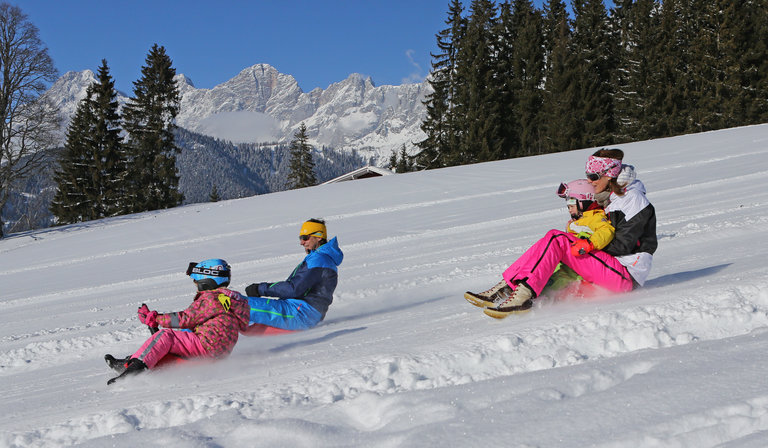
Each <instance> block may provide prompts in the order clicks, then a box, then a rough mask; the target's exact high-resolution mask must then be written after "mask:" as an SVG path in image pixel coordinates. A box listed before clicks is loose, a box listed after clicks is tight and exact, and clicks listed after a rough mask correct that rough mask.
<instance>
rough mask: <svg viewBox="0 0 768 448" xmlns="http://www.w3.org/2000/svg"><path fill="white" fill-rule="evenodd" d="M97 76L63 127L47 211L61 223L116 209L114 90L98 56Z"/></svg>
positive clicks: (119, 157) (120, 158) (119, 149)
mask: <svg viewBox="0 0 768 448" xmlns="http://www.w3.org/2000/svg"><path fill="white" fill-rule="evenodd" d="M101 62H102V65H101V67H100V68H99V73H98V79H97V81H96V82H94V83H93V84H92V85H91V86H89V87H88V90H87V93H86V97H85V99H83V100H82V101H81V102H80V104H79V106H78V109H77V111H76V113H75V116H74V118H73V120H72V122H71V123H70V126H69V129H68V132H67V141H66V143H65V147H64V149H65V151H64V155H63V157H62V160H61V161H60V169H59V171H57V172H56V174H55V180H56V181H57V183H58V190H57V192H56V195H55V196H54V200H53V203H52V205H51V211H52V212H53V213H54V215H56V217H57V219H58V221H59V223H62V224H64V223H74V222H80V221H88V220H93V219H99V218H104V217H109V216H115V215H117V214H118V213H119V211H120V203H121V201H122V196H123V195H122V189H121V183H122V182H121V180H122V179H121V177H120V175H121V173H122V171H123V169H124V166H125V158H124V154H123V145H122V137H121V136H120V116H119V114H118V112H117V109H118V104H117V92H116V91H115V85H114V82H113V81H112V77H111V76H110V74H109V67H108V66H107V61H106V60H102V61H101Z"/></svg>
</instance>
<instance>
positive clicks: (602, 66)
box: [572, 0, 617, 147]
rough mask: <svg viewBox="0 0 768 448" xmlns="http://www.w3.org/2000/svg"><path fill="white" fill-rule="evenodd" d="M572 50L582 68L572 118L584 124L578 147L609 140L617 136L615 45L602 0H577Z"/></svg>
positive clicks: (599, 143)
mask: <svg viewBox="0 0 768 448" xmlns="http://www.w3.org/2000/svg"><path fill="white" fill-rule="evenodd" d="M573 12H574V16H575V18H574V33H573V52H574V54H575V55H576V56H577V68H578V70H579V87H580V90H579V107H578V108H577V109H576V110H574V111H573V112H574V114H573V116H572V118H573V119H575V120H578V121H580V122H581V123H582V125H583V126H584V132H583V134H582V138H581V139H580V141H579V142H578V143H579V145H577V147H586V146H598V145H605V144H610V143H612V142H613V140H614V132H615V129H616V126H615V115H614V106H613V97H614V91H613V80H614V78H615V76H614V74H613V70H614V69H615V66H616V61H615V55H616V52H617V50H616V48H615V46H614V45H613V44H612V42H613V40H612V39H611V34H610V31H609V29H608V18H607V14H606V11H605V6H604V5H603V2H602V0H574V2H573Z"/></svg>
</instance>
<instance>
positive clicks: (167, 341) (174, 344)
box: [131, 328, 208, 369]
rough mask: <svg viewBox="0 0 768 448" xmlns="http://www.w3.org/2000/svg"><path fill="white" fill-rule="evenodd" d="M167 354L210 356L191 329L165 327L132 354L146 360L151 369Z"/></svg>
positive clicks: (145, 362)
mask: <svg viewBox="0 0 768 448" xmlns="http://www.w3.org/2000/svg"><path fill="white" fill-rule="evenodd" d="M167 354H171V355H176V356H181V357H182V358H195V357H205V356H208V352H206V351H205V349H204V348H203V346H202V344H200V339H199V338H198V337H197V335H196V334H195V333H192V332H191V331H174V330H169V329H167V328H163V329H162V330H160V331H158V332H157V333H155V334H153V335H152V337H150V338H149V339H147V340H146V342H144V345H142V346H141V348H140V349H139V350H138V351H136V353H134V354H133V356H131V358H138V359H140V360H142V361H144V364H146V365H147V367H149V368H150V369H151V368H153V367H154V366H155V365H157V363H158V362H159V361H160V360H161V359H163V357H164V356H165V355H167Z"/></svg>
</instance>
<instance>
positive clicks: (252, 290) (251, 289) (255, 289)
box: [245, 283, 259, 297]
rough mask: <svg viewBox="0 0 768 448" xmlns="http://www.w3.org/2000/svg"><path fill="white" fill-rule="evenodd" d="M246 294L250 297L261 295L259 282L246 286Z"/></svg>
mask: <svg viewBox="0 0 768 448" xmlns="http://www.w3.org/2000/svg"><path fill="white" fill-rule="evenodd" d="M245 295H246V296H248V297H258V296H259V284H258V283H253V284H251V285H248V287H247V288H245Z"/></svg>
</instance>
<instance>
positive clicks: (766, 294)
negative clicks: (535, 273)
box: [0, 125, 768, 447]
mask: <svg viewBox="0 0 768 448" xmlns="http://www.w3.org/2000/svg"><path fill="white" fill-rule="evenodd" d="M621 147H622V148H623V149H624V150H625V152H626V153H627V158H626V161H627V162H628V163H632V164H634V165H635V166H636V168H637V170H638V172H639V178H640V179H642V180H643V181H644V182H645V184H646V186H647V188H648V191H649V198H650V199H651V201H652V202H653V203H654V205H655V206H656V210H657V215H658V235H659V243H660V246H659V250H658V252H657V254H656V257H655V259H654V269H653V272H652V274H651V277H650V279H649V281H648V283H647V285H646V288H644V289H642V290H638V291H635V292H633V293H630V294H626V295H611V296H607V297H603V298H601V299H599V300H593V301H588V302H585V301H574V300H570V301H560V302H554V301H552V300H541V301H539V302H537V304H536V306H535V309H534V310H533V311H532V312H531V313H528V314H525V315H521V316H513V317H510V318H507V319H505V320H502V321H496V320H493V319H491V318H488V317H487V316H485V315H483V314H482V312H481V311H480V310H479V309H478V308H474V307H472V306H471V305H469V304H467V303H466V302H465V301H464V299H463V298H462V293H463V292H464V291H465V290H468V289H470V290H478V289H481V288H482V289H485V288H486V287H487V286H490V285H491V284H492V283H494V282H495V281H497V280H498V279H499V277H500V273H501V271H502V270H503V269H504V268H505V267H506V266H507V265H508V264H509V263H511V262H512V261H513V260H514V259H515V257H517V256H518V255H520V254H521V253H522V252H523V251H524V250H525V249H526V248H527V246H528V245H530V244H531V243H533V242H534V241H535V240H536V239H537V238H539V237H540V236H541V235H543V234H544V233H545V232H546V231H547V230H548V229H550V228H562V227H563V226H564V225H565V222H566V219H567V213H566V210H565V207H564V204H563V202H562V200H560V199H558V198H557V197H556V196H555V194H554V190H555V186H556V185H557V184H558V183H559V182H560V181H564V180H571V179H575V178H578V177H580V176H582V175H583V166H584V160H585V159H586V157H587V155H588V154H590V153H591V151H592V150H581V151H573V152H568V153H561V154H551V155H547V156H540V157H531V158H525V159H516V160H507V161H501V162H494V163H486V164H478V165H472V166H464V167H456V168H450V169H443V170H435V171H430V172H423V173H413V174H402V175H396V176H386V177H383V178H376V179H367V180H361V181H354V182H347V183H341V184H333V185H325V186H320V187H314V188H309V189H303V190H297V191H288V192H282V193H276V194H270V195H264V196H257V197H252V198H247V199H240V200H233V201H226V202H219V203H215V204H198V205H192V206H186V207H180V208H176V209H173V210H168V211H163V212H155V213H145V214H140V215H132V216H127V217H121V218H117V219H110V220H105V221H98V222H91V223H85V224H82V225H75V226H68V227H61V228H55V229H47V230H42V231H37V232H30V233H24V234H16V235H12V236H11V237H9V238H7V239H5V240H2V241H0V303H2V305H3V306H2V310H3V312H2V314H0V341H2V345H1V346H0V390H2V393H3V404H2V407H0V408H1V409H2V411H1V412H0V446H24V447H28V446H62V445H72V444H80V445H83V446H90V447H101V446H118V447H123V446H125V447H129V446H130V447H134V446H138V445H146V446H188V447H199V446H264V447H276V446H291V447H297V446H308V447H309V446H312V447H315V446H350V447H352V446H376V447H393V446H457V447H458V446H461V447H467V446H515V447H518V446H520V447H534V446H536V447H539V446H540V447H577V446H600V447H638V446H673V447H706V446H728V447H764V446H767V445H768V379H766V372H767V371H768V357H767V356H766V351H768V267H766V262H765V260H766V253H768V243H766V239H765V238H764V237H763V235H764V233H765V229H766V228H767V227H768V125H761V126H752V127H744V128H738V129H731V130H724V131H718V132H709V133H704V134H698V135H690V136H683V137H677V138H669V139H660V140H654V141H649V142H641V143H633V144H627V145H621ZM313 216H322V217H325V218H326V219H327V220H328V222H329V231H330V233H331V234H332V235H338V237H339V240H340V243H341V247H342V249H343V250H344V252H345V260H344V262H343V264H342V265H341V267H340V284H339V287H338V289H337V292H336V296H335V301H334V303H333V305H332V306H331V309H330V311H329V313H328V316H327V318H326V320H325V322H324V323H323V324H322V325H321V326H319V327H317V328H315V329H313V330H310V331H306V332H303V333H296V334H290V335H282V336H274V337H269V338H245V337H243V338H241V340H240V342H239V343H238V345H237V347H236V348H235V350H234V352H233V354H232V355H231V356H230V357H229V358H228V359H226V360H224V361H221V362H218V363H212V364H202V365H196V366H192V367H189V368H176V369H169V370H165V371H158V372H155V373H152V374H149V375H144V376H141V377H136V378H132V379H129V380H126V381H125V382H123V383H121V384H118V385H115V386H111V387H109V388H108V387H107V386H106V384H105V383H106V380H107V379H108V378H109V377H110V372H108V371H107V368H106V366H105V365H104V362H103V360H102V356H103V354H104V353H113V354H115V355H125V354H128V353H130V352H133V351H134V350H135V349H136V348H138V346H139V345H140V344H141V343H142V342H143V341H144V339H145V338H146V337H147V336H148V332H147V330H146V329H145V328H142V326H141V325H139V323H138V321H137V319H136V308H137V307H138V306H139V305H140V304H141V303H142V302H146V303H148V304H149V306H150V307H151V308H156V309H158V310H160V311H161V312H162V311H166V312H169V311H175V310H179V309H183V308H185V307H186V306H187V305H188V304H189V302H190V301H191V298H192V295H193V291H194V287H193V285H192V283H191V281H190V280H189V279H188V278H187V277H186V276H185V275H184V273H183V271H184V269H185V268H186V266H187V263H188V262H189V261H196V260H201V259H204V258H210V257H223V258H225V259H227V260H228V261H229V262H230V263H231V264H232V267H233V274H234V280H233V287H234V288H235V289H240V290H243V289H244V288H245V286H246V285H247V284H249V283H250V282H253V281H276V280H281V279H283V278H285V277H286V276H287V275H288V273H289V272H290V271H291V270H292V269H293V267H294V266H295V264H296V263H298V262H299V261H300V260H301V258H302V253H301V248H300V247H299V245H298V242H297V241H296V235H297V232H298V228H299V225H300V223H301V222H302V221H303V220H304V219H305V218H308V217H313Z"/></svg>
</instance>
